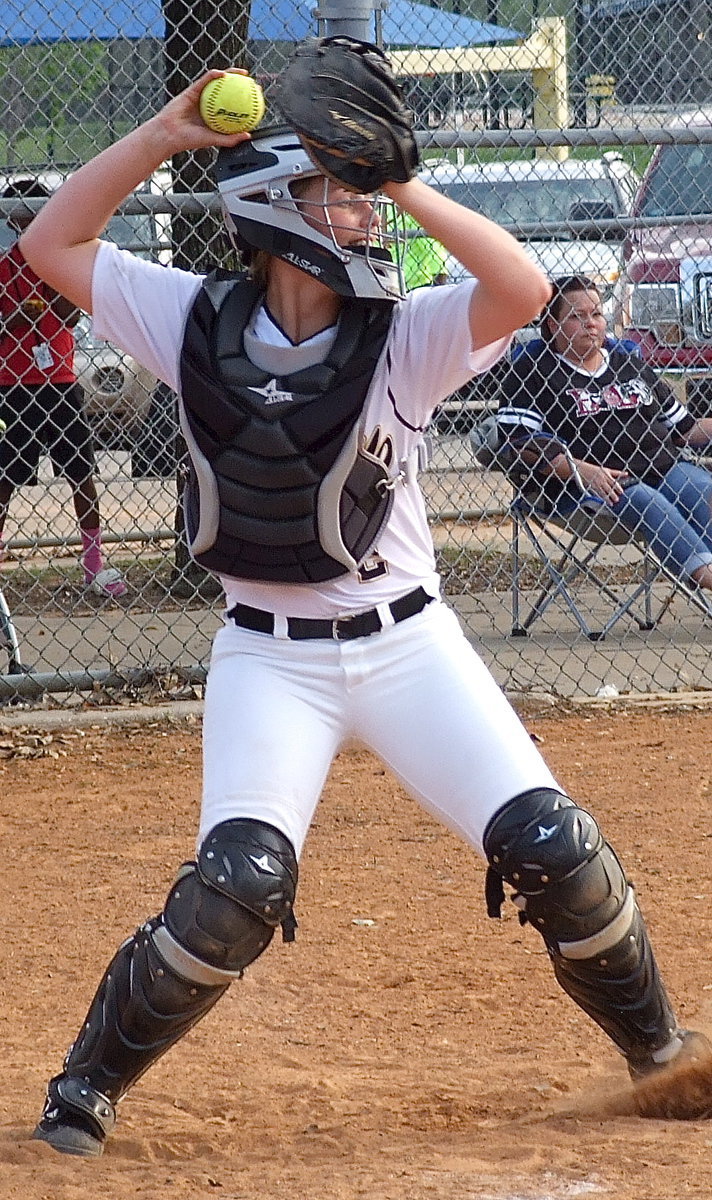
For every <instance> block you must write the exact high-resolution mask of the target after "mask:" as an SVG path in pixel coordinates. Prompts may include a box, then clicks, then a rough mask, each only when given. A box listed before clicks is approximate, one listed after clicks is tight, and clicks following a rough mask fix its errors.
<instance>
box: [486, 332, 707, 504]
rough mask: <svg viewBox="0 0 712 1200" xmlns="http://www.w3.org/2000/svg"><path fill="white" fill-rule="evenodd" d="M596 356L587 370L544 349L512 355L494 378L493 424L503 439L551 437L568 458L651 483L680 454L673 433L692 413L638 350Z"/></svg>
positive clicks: (690, 420)
mask: <svg viewBox="0 0 712 1200" xmlns="http://www.w3.org/2000/svg"><path fill="white" fill-rule="evenodd" d="M603 354H604V363H603V366H602V367H601V369H600V370H599V371H596V372H594V373H590V372H587V371H581V370H578V369H577V368H576V367H575V366H574V365H573V364H571V363H569V362H568V361H567V360H566V359H564V358H562V357H561V356H560V355H557V354H554V353H553V352H552V351H550V350H544V351H543V352H542V353H541V354H538V355H530V354H526V353H524V354H521V355H519V357H518V358H517V359H516V360H515V362H514V363H513V364H512V366H511V367H510V369H509V370H508V371H507V372H506V373H505V375H504V377H503V379H502V382H501V392H500V403H499V411H498V414H497V422H498V425H499V427H500V429H501V430H502V432H503V433H504V434H506V435H507V437H509V438H516V437H518V436H524V435H526V434H532V433H539V432H542V431H543V432H547V433H551V434H555V435H556V436H557V437H559V438H561V440H562V441H564V442H565V443H566V444H567V446H568V448H569V450H570V451H571V453H572V455H573V456H574V458H577V459H581V460H585V461H587V462H595V463H598V464H599V465H600V466H604V467H610V468H612V469H614V470H625V471H628V472H629V474H630V475H632V476H634V477H635V478H637V479H641V480H643V481H644V482H646V483H649V484H651V485H652V486H653V487H655V486H656V485H657V484H658V483H659V482H660V480H661V479H662V477H663V476H664V475H665V473H666V472H667V471H668V470H669V469H670V467H671V466H672V465H673V463H674V462H675V461H676V459H677V458H678V456H679V450H678V446H677V444H676V442H675V436H674V435H675V434H676V433H677V434H684V433H687V432H688V431H689V430H690V429H691V428H692V426H693V424H694V418H693V417H692V416H691V415H690V413H689V412H688V410H687V409H686V408H685V406H684V405H683V404H681V403H680V401H679V400H677V398H676V397H675V395H674V393H673V392H672V391H671V389H670V388H669V387H668V386H667V384H666V383H664V382H663V381H662V380H661V379H658V378H657V376H656V375H655V372H654V371H653V370H652V369H651V368H650V367H649V366H647V365H646V364H645V363H644V362H643V361H642V360H641V359H640V358H639V357H638V355H636V354H630V353H626V352H625V351H621V350H610V351H603Z"/></svg>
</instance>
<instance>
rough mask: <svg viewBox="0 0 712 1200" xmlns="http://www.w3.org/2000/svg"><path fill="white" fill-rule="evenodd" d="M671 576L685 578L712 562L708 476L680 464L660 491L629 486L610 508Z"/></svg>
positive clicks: (711, 480) (685, 463)
mask: <svg viewBox="0 0 712 1200" xmlns="http://www.w3.org/2000/svg"><path fill="white" fill-rule="evenodd" d="M611 507H612V509H613V512H614V513H615V514H616V516H617V517H618V518H619V520H620V522H621V524H622V525H624V526H625V527H626V529H630V530H631V532H635V533H639V534H641V535H642V537H643V539H644V540H645V542H646V543H647V544H648V545H649V546H650V549H651V550H652V551H653V553H654V554H656V555H657V557H658V558H659V559H660V561H661V562H664V563H665V565H666V566H668V567H669V568H670V570H671V571H674V572H675V574H677V575H681V576H686V577H687V578H689V577H690V576H691V575H692V573H693V571H696V570H697V568H698V567H701V566H705V565H706V564H709V563H712V474H710V472H709V471H706V470H705V468H704V467H700V466H698V465H697V464H696V463H692V462H688V461H687V460H686V459H680V461H679V462H676V463H675V465H674V466H672V467H671V468H670V470H669V471H668V472H667V474H666V475H665V477H664V479H663V480H662V482H661V483H660V484H659V485H658V487H656V488H655V487H651V486H650V485H649V484H647V483H632V484H630V485H629V486H628V487H626V489H625V492H624V493H623V495H622V497H621V499H620V500H619V501H618V502H617V503H616V504H614V505H612V506H611Z"/></svg>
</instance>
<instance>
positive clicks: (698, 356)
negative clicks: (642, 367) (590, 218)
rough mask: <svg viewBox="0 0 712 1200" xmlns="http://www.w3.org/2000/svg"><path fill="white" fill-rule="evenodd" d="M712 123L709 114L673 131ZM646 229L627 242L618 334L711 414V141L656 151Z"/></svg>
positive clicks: (644, 197)
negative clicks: (631, 341)
mask: <svg viewBox="0 0 712 1200" xmlns="http://www.w3.org/2000/svg"><path fill="white" fill-rule="evenodd" d="M711 126H712V109H711V108H707V109H704V108H703V109H698V110H696V111H695V112H694V113H690V114H688V115H687V116H684V115H680V116H678V117H676V118H675V119H674V120H673V121H671V123H670V127H671V128H675V127H676V128H680V129H682V128H686V129H694V128H695V127H699V128H705V130H706V131H708V130H709V129H710V127H711ZM632 215H633V216H634V217H638V218H641V219H642V222H643V224H642V225H641V227H639V228H636V229H634V230H631V231H629V233H628V235H627V236H626V238H625V240H624V243H623V257H624V263H625V269H624V271H623V273H622V275H621V277H620V279H619V281H618V285H617V288H616V292H615V297H614V324H615V329H616V332H617V333H618V334H619V335H621V336H623V337H626V338H632V339H633V340H634V341H636V342H638V343H639V345H640V348H641V353H642V355H643V358H644V359H645V360H646V361H647V362H648V363H650V365H651V366H652V367H654V368H655V369H656V370H659V371H660V372H661V373H663V374H664V376H665V378H666V380H667V381H668V382H669V383H670V384H671V385H672V386H673V387H674V388H675V390H676V392H677V394H678V395H679V397H680V399H681V400H683V401H684V402H685V403H686V404H687V405H688V407H689V408H690V411H691V412H692V413H693V415H695V416H708V415H710V414H711V413H712V143H707V144H705V143H704V142H692V143H685V144H682V143H677V144H675V143H668V144H665V145H662V146H658V148H657V149H656V151H655V153H654V154H653V157H652V159H651V160H650V163H649V165H648V168H647V170H646V172H645V174H644V176H643V179H642V181H641V184H640V187H639V189H638V193H637V196H636V198H635V201H634V203H633V214H632Z"/></svg>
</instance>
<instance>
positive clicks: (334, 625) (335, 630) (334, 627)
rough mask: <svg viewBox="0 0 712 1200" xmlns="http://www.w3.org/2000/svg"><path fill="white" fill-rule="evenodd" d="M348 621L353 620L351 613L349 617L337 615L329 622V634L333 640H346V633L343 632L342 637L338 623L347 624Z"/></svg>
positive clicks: (347, 638)
mask: <svg viewBox="0 0 712 1200" xmlns="http://www.w3.org/2000/svg"><path fill="white" fill-rule="evenodd" d="M349 621H353V615H352V616H350V617H337V618H336V619H335V620H334V621H332V622H331V636H332V638H333V639H334V641H336V642H347V641H348V640H349V636H348V634H346V633H345V634H344V635H343V637H342V635H341V633H340V632H339V625H347V624H348V623H349Z"/></svg>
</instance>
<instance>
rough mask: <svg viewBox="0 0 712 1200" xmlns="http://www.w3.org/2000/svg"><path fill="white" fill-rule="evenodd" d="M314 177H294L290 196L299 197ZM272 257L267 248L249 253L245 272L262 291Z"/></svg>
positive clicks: (267, 277) (265, 285) (265, 284)
mask: <svg viewBox="0 0 712 1200" xmlns="http://www.w3.org/2000/svg"><path fill="white" fill-rule="evenodd" d="M314 178H315V176H314V175H308V176H307V177H306V178H305V179H294V180H293V181H292V182H291V183H290V185H289V190H290V192H291V194H292V196H293V197H294V198H295V199H299V197H300V196H302V195H303V194H304V192H305V191H306V189H307V187H308V186H309V184H310V183H311V181H312V179H314ZM273 258H274V255H273V254H270V252H269V250H253V251H252V253H251V255H250V265H249V267H248V269H247V274H248V276H249V278H250V279H251V280H252V282H253V283H256V284H257V286H258V287H259V288H261V289H262V291H266V290H267V284H268V282H269V268H270V263H271V261H272V259H273Z"/></svg>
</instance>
